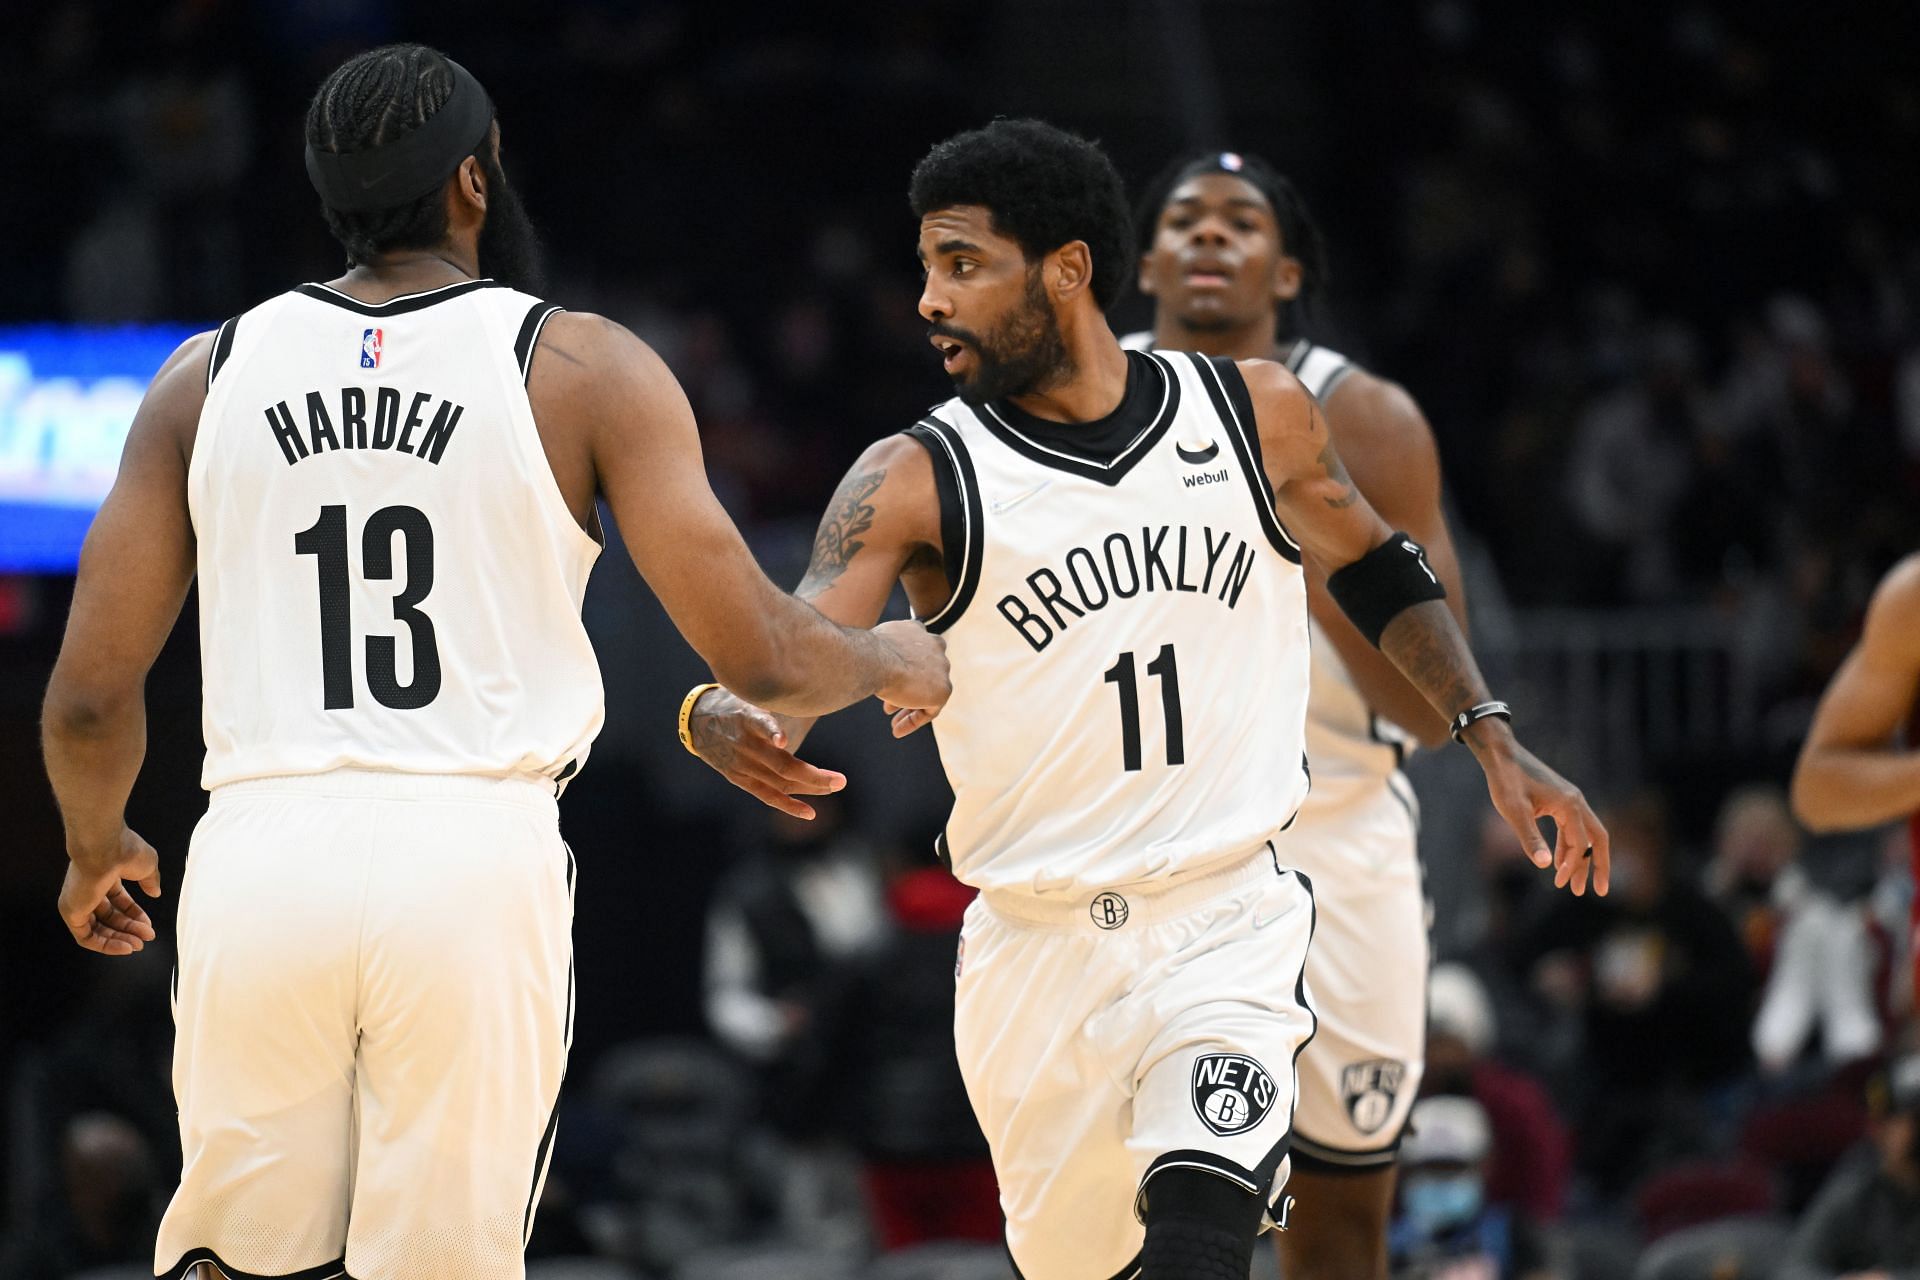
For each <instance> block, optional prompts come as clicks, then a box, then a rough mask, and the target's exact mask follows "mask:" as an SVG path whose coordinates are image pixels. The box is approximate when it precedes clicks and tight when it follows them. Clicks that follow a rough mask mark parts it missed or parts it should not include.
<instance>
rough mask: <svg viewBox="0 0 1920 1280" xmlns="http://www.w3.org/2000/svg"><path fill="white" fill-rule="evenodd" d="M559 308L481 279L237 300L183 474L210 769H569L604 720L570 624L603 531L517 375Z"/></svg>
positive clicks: (314, 289) (560, 775)
mask: <svg viewBox="0 0 1920 1280" xmlns="http://www.w3.org/2000/svg"><path fill="white" fill-rule="evenodd" d="M558 310H559V308H557V307H550V306H547V305H546V304H544V303H541V302H540V301H538V300H537V299H534V298H530V297H528V296H527V295H525V294H522V293H516V292H515V291H513V290H512V289H508V288H506V287H504V286H502V285H498V284H495V283H494V282H493V281H490V280H475V281H468V282H464V283H461V284H455V285H450V286H448V287H446V288H444V289H435V290H430V291H428V292H425V293H417V294H409V295H406V296H404V297H400V298H395V299H393V300H391V301H389V302H385V303H379V304H369V303H364V302H360V301H358V300H357V299H354V298H351V297H349V296H347V295H346V294H344V293H340V292H338V291H337V290H334V289H331V288H328V287H327V286H325V285H311V284H310V285H302V286H300V287H299V288H298V289H295V290H293V291H292V292H290V293H285V294H282V295H280V296H279V297H276V298H273V299H270V300H269V301H267V302H265V303H263V304H261V305H260V306H258V307H255V308H254V309H253V310H251V311H249V312H247V313H246V314H244V315H242V316H240V317H238V318H237V319H235V320H229V321H228V322H227V323H226V324H225V325H223V326H222V327H221V329H220V333H219V336H218V338H217V339H216V341H215V343H214V349H213V354H212V358H211V360H210V361H209V365H208V379H209V382H208V391H207V402H206V408H205V409H204V410H203V411H202V413H201V415H200V429H199V435H198V437H197V438H196V439H195V441H194V447H193V460H192V464H191V466H190V468H189V471H188V501H189V506H190V509H191V512H192V517H193V528H194V533H195V536H196V538H197V540H198V544H199V585H200V646H201V663H202V669H203V674H204V684H205V693H204V699H205V702H204V711H203V719H204V725H205V730H206V742H207V759H206V765H205V768H204V769H203V771H202V775H201V781H202V784H203V785H205V786H206V787H208V788H209V789H211V788H213V787H217V786H220V785H221V784H223V783H228V782H235V781H238V780H240V779H243V778H256V777H263V776H272V775H284V774H311V773H321V772H324V771H326V770H330V769H337V768H342V767H353V768H360V769H389V770H395V771H399V772H408V773H441V774H489V775H496V776H505V775H510V774H523V775H539V776H544V777H547V778H551V779H554V780H555V781H556V784H558V783H559V782H562V781H564V780H565V779H566V778H569V777H571V776H572V775H573V774H574V773H576V772H577V771H578V769H579V767H580V766H581V765H582V764H584V763H585V761H586V756H587V750H588V747H589V745H590V744H591V743H592V741H593V737H594V734H595V733H597V732H598V731H599V728H600V722H601V718H602V713H603V707H602V698H601V687H600V671H599V667H598V665H597V663H596V662H595V659H594V653H593V648H592V646H591V645H590V644H589V643H588V641H587V635H586V631H585V629H584V628H583V627H582V625H581V622H580V602H581V597H582V595H583V593H584V592H585V590H586V585H587V574H588V571H589V570H590V569H591V567H592V565H593V562H594V559H595V558H596V557H597V556H598V555H599V552H600V548H599V544H598V543H596V542H595V541H594V539H592V538H591V537H589V536H588V535H587V534H586V533H584V532H583V531H582V530H581V528H580V526H579V524H578V523H576V522H575V520H574V519H573V516H572V514H571V513H570V512H569V511H568V509H567V505H566V502H565V500H564V499H563V498H562V496H561V493H560V489H559V486H558V484H557V483H556V482H555V480H554V477H553V472H552V469H551V468H550V466H549V465H548V463H547V459H546V455H545V453H544V451H543V450H542V448H541V444H540V437H539V433H538V431H537V430H536V429H535V427H534V422H533V411H532V409H531V407H530V406H529V404H528V401H527V391H526V372H527V368H528V366H529V364H530V362H531V360H532V352H533V348H534V344H535V343H536V342H537V341H538V338H539V333H540V329H541V327H542V326H543V325H544V324H545V323H546V320H547V318H548V317H549V316H551V315H552V314H553V313H554V312H555V311H558Z"/></svg>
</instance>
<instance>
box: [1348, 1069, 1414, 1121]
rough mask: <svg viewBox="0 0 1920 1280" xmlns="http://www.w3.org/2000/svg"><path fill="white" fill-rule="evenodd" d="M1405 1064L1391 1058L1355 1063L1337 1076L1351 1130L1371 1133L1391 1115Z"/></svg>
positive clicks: (1404, 1071) (1404, 1072)
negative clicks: (1349, 1117)
mask: <svg viewBox="0 0 1920 1280" xmlns="http://www.w3.org/2000/svg"><path fill="white" fill-rule="evenodd" d="M1406 1074H1407V1064H1406V1063H1404V1062H1395V1061H1394V1060H1393V1059H1391V1058H1375V1059H1374V1060H1373V1061H1371V1062H1356V1063H1353V1064H1352V1065H1351V1066H1348V1067H1346V1068H1344V1069H1342V1070H1341V1072H1340V1092H1341V1093H1343V1094H1345V1095H1346V1099H1347V1114H1348V1115H1350V1116H1352V1117H1353V1127H1354V1128H1356V1129H1358V1130H1359V1131H1360V1132H1362V1133H1372V1132H1374V1131H1375V1130H1377V1129H1379V1127H1380V1126H1381V1125H1383V1124H1385V1123H1386V1122H1387V1117H1388V1116H1390V1115H1392V1114H1393V1100H1394V1098H1395V1097H1396V1096H1397V1095H1398V1094H1399V1092H1400V1082H1401V1081H1402V1080H1404V1079H1405V1078H1406Z"/></svg>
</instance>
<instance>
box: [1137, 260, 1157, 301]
mask: <svg viewBox="0 0 1920 1280" xmlns="http://www.w3.org/2000/svg"><path fill="white" fill-rule="evenodd" d="M1153 264H1154V251H1153V250H1152V249H1149V250H1147V251H1146V252H1145V253H1143V254H1141V255H1140V281H1139V284H1140V292H1141V293H1142V294H1143V295H1145V296H1146V297H1149V298H1151V297H1153V296H1154V293H1153V287H1154V286H1153Z"/></svg>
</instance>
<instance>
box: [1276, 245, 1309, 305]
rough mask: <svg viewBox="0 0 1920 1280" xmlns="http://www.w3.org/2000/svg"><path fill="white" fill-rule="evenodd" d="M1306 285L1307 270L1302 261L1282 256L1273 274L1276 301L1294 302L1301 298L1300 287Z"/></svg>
mask: <svg viewBox="0 0 1920 1280" xmlns="http://www.w3.org/2000/svg"><path fill="white" fill-rule="evenodd" d="M1305 283H1306V269H1305V268H1304V267H1302V266H1301V265H1300V259H1298V258H1290V257H1287V256H1286V255H1285V254H1282V255H1281V257H1280V263H1279V266H1278V267H1277V268H1276V269H1275V271H1274V273H1273V296H1274V300H1275V301H1277V302H1292V301H1293V300H1294V299H1295V298H1297V297H1299V296H1300V286H1301V285H1303V284H1305Z"/></svg>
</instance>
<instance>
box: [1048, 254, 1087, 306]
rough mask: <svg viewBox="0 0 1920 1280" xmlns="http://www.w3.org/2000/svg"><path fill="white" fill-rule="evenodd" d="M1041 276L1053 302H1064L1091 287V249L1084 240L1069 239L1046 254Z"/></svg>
mask: <svg viewBox="0 0 1920 1280" xmlns="http://www.w3.org/2000/svg"><path fill="white" fill-rule="evenodd" d="M1043 278H1044V279H1045V281H1046V284H1047V292H1048V293H1050V294H1052V295H1053V300H1054V301H1055V302H1065V301H1067V300H1068V299H1069V298H1071V297H1073V296H1074V295H1075V294H1077V293H1081V292H1084V291H1086V290H1088V289H1090V288H1092V287H1093V250H1091V249H1089V248H1088V247H1087V242H1086V241H1085V240H1069V241H1067V242H1066V243H1065V244H1063V245H1061V246H1060V247H1059V248H1058V249H1055V250H1054V251H1053V252H1052V253H1050V254H1048V255H1047V259H1046V267H1045V271H1044V275H1043Z"/></svg>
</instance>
